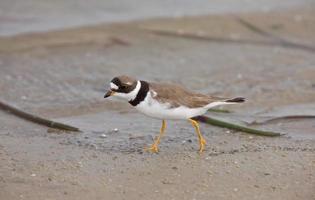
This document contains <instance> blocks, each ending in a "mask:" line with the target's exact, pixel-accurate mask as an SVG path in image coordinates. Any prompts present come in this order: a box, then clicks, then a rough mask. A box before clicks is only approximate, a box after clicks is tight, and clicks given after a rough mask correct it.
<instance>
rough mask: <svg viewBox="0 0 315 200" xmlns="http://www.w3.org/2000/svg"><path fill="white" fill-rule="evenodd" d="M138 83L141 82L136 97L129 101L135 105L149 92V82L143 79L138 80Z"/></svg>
mask: <svg viewBox="0 0 315 200" xmlns="http://www.w3.org/2000/svg"><path fill="white" fill-rule="evenodd" d="M140 83H141V87H140V90H139V92H138V94H137V96H136V98H134V99H133V100H131V101H129V103H130V104H131V105H133V106H136V105H138V104H139V103H140V102H141V101H143V100H144V99H145V97H146V96H147V93H148V92H149V84H148V83H147V82H145V81H140Z"/></svg>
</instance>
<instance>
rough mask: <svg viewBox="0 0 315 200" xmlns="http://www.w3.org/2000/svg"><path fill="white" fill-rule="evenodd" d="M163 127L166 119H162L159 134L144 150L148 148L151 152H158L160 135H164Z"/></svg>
mask: <svg viewBox="0 0 315 200" xmlns="http://www.w3.org/2000/svg"><path fill="white" fill-rule="evenodd" d="M165 128H166V121H165V120H164V119H163V121H162V127H161V130H160V134H159V135H158V136H157V138H156V139H155V140H154V143H153V144H152V145H151V147H149V148H146V149H145V150H149V151H151V152H153V153H157V152H159V148H158V145H159V144H160V140H161V137H162V136H163V135H164V131H165Z"/></svg>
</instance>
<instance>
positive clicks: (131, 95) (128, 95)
mask: <svg viewBox="0 0 315 200" xmlns="http://www.w3.org/2000/svg"><path fill="white" fill-rule="evenodd" d="M140 88H141V82H140V81H137V85H136V87H135V89H133V90H132V91H131V92H129V93H118V92H117V93H115V95H114V96H116V97H120V98H123V99H127V100H128V101H132V100H134V99H135V98H136V96H137V94H138V92H139V90H140Z"/></svg>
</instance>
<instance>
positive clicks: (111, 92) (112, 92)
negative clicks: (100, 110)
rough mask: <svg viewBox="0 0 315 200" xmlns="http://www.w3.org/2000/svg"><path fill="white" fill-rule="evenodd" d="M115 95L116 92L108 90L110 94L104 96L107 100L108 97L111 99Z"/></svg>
mask: <svg viewBox="0 0 315 200" xmlns="http://www.w3.org/2000/svg"><path fill="white" fill-rule="evenodd" d="M114 94H115V92H114V91H112V90H108V92H106V94H105V95H104V98H107V97H110V96H113V95H114Z"/></svg>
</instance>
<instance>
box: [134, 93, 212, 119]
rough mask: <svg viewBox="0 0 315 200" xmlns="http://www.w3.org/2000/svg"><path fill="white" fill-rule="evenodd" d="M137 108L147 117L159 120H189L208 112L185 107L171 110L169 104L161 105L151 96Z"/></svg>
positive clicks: (202, 109)
mask: <svg viewBox="0 0 315 200" xmlns="http://www.w3.org/2000/svg"><path fill="white" fill-rule="evenodd" d="M135 108H136V109H137V110H139V111H140V112H142V113H143V114H145V115H147V116H150V117H153V118H158V119H189V118H192V117H195V116H198V115H202V114H204V113H206V112H207V110H208V109H207V108H188V107H185V106H180V107H178V108H170V105H169V104H167V103H164V104H160V103H159V102H158V101H156V100H155V99H153V98H152V97H151V95H150V94H148V95H147V97H146V98H145V99H144V101H142V102H141V103H139V104H138V105H137V106H136V107H135Z"/></svg>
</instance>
